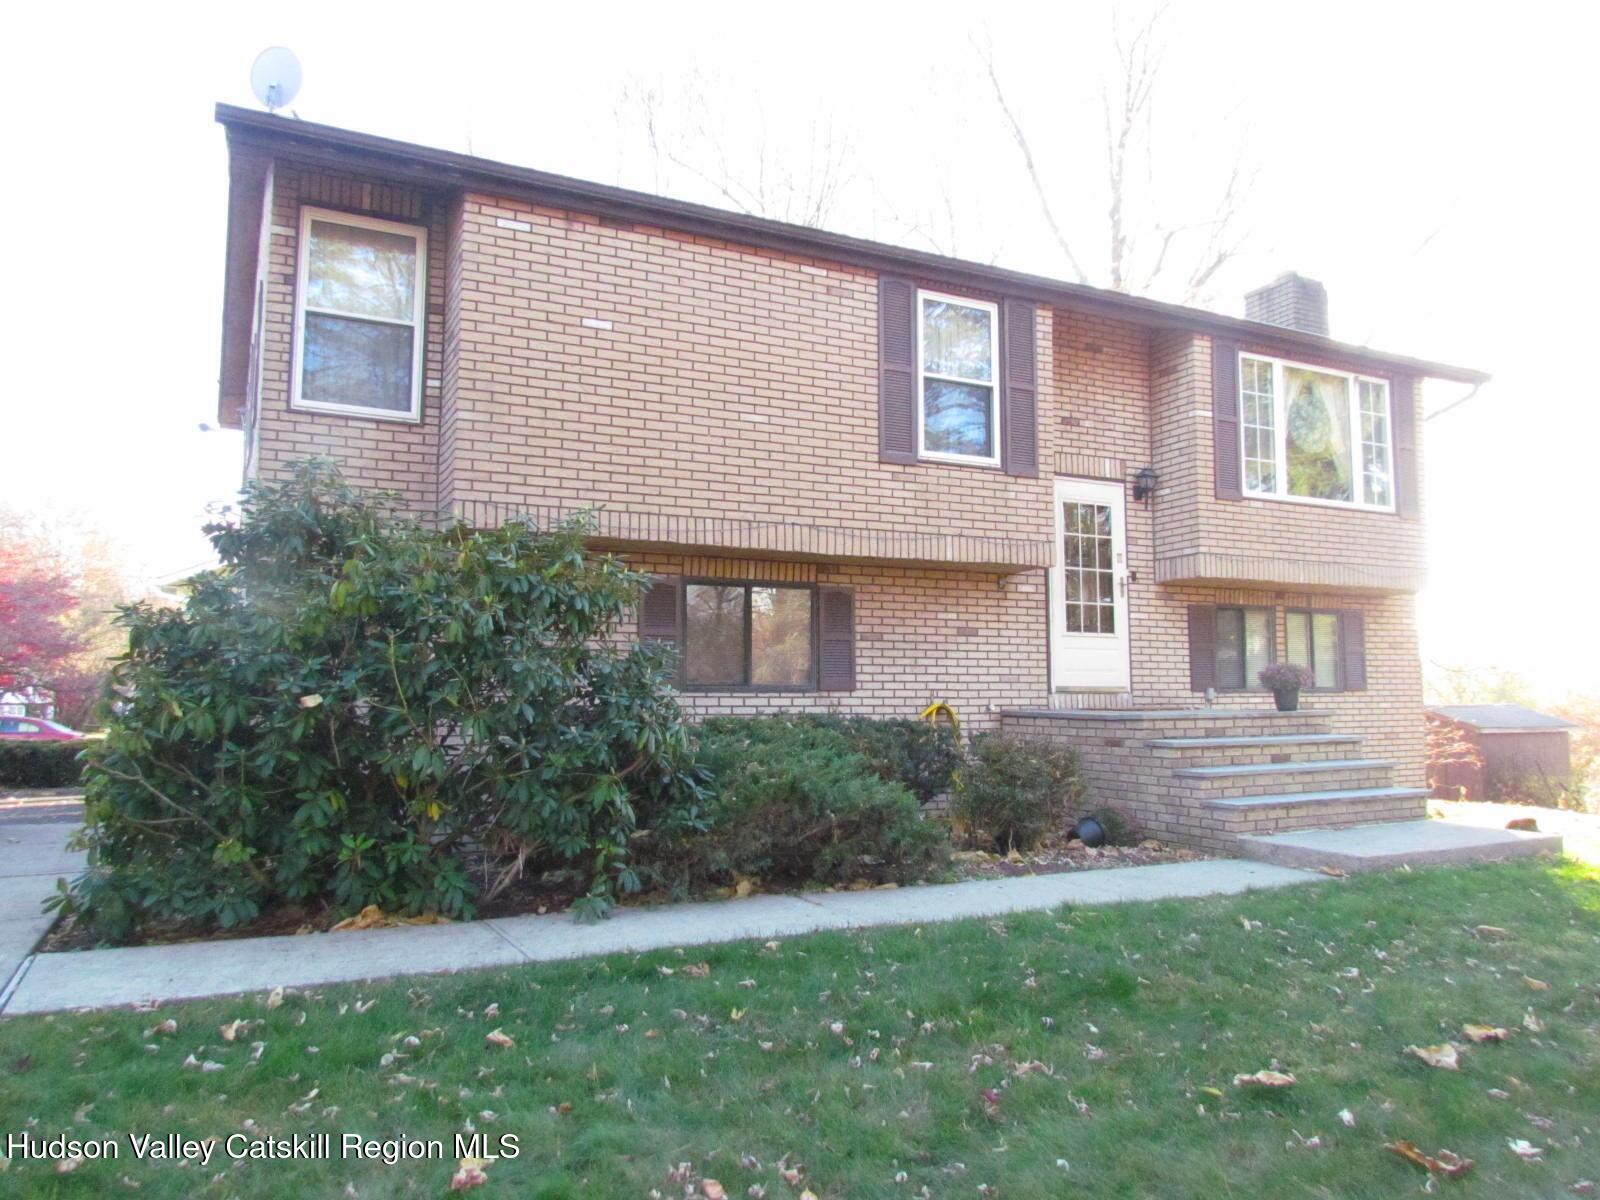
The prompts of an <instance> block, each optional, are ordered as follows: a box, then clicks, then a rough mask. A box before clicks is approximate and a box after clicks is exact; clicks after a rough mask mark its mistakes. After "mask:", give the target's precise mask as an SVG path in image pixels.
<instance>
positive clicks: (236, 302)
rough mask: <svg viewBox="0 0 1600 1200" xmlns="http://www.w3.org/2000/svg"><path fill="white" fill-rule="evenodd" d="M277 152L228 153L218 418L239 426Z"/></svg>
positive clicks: (227, 424) (232, 426)
mask: <svg viewBox="0 0 1600 1200" xmlns="http://www.w3.org/2000/svg"><path fill="white" fill-rule="evenodd" d="M271 177H272V158H271V156H270V155H267V154H258V153H253V152H250V151H247V150H245V149H243V148H239V147H235V148H233V150H232V153H231V154H230V155H229V157H228V243H227V273H226V276H225V277H224V284H223V292H222V364H221V368H220V372H219V374H218V390H217V421H218V423H219V424H221V425H222V426H223V427H224V428H227V429H238V428H239V427H240V425H241V423H242V422H241V415H242V413H243V410H244V405H245V400H246V392H247V391H248V389H249V386H250V340H251V336H252V334H253V333H254V326H255V306H256V297H255V291H256V271H257V267H258V266H259V264H258V263H257V262H256V258H257V256H258V254H259V252H260V248H261V222H262V219H263V216H264V215H265V214H264V208H265V205H266V202H267V183H268V180H269V179H271Z"/></svg>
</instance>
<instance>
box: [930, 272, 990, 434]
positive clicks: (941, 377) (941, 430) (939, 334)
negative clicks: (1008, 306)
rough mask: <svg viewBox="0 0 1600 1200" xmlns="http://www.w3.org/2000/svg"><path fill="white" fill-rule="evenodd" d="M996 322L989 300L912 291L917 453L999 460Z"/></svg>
mask: <svg viewBox="0 0 1600 1200" xmlns="http://www.w3.org/2000/svg"><path fill="white" fill-rule="evenodd" d="M999 324H1000V314H999V310H998V308H997V307H996V306H995V305H993V304H988V303H985V302H984V301H981V300H963V299H961V298H959V297H956V296H945V295H941V294H939V293H937V292H918V293H917V344H918V348H919V359H918V380H919V403H918V411H917V451H918V454H919V456H920V457H922V458H932V459H945V460H947V461H951V462H968V463H980V464H984V465H994V464H997V463H999V461H1000V405H999V387H998V382H997V379H996V375H997V373H998V361H999V355H998V354H997V353H996V351H995V346H996V331H997V329H998V327H999Z"/></svg>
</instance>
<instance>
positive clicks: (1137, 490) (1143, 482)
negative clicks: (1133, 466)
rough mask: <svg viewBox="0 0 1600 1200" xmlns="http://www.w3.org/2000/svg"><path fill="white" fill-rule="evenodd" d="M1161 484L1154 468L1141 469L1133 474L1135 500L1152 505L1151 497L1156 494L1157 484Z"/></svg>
mask: <svg viewBox="0 0 1600 1200" xmlns="http://www.w3.org/2000/svg"><path fill="white" fill-rule="evenodd" d="M1158 482H1160V480H1159V478H1158V477H1157V475H1156V469H1155V468H1154V467H1140V468H1139V469H1138V470H1137V471H1135V472H1134V473H1133V498H1134V499H1135V500H1143V501H1144V502H1145V503H1146V504H1148V503H1150V497H1151V496H1154V495H1155V494H1156V484H1157V483H1158Z"/></svg>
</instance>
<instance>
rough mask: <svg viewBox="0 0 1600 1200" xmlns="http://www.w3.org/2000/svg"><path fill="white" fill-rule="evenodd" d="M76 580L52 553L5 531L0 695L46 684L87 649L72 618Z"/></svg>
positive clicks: (0, 561) (0, 557)
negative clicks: (1, 692) (70, 625)
mask: <svg viewBox="0 0 1600 1200" xmlns="http://www.w3.org/2000/svg"><path fill="white" fill-rule="evenodd" d="M77 605H78V598H77V594H76V588H75V586H74V581H73V578H72V576H71V575H69V574H68V573H67V572H66V570H65V569H64V568H63V567H62V566H61V564H60V563H59V562H58V561H57V559H56V558H55V556H54V555H53V554H52V553H50V552H49V551H48V550H47V549H45V548H43V547H41V546H39V545H36V544H33V543H30V542H29V541H27V540H25V539H24V538H22V537H20V536H18V535H17V534H15V533H14V532H12V531H8V530H0V690H11V689H13V688H18V687H28V686H31V685H35V684H41V685H46V686H48V684H49V683H50V680H51V678H52V677H53V676H54V675H56V674H57V673H58V672H59V671H61V669H62V668H63V667H65V666H66V664H67V663H68V662H69V660H71V659H72V658H73V657H74V656H75V655H77V654H79V653H81V652H82V650H83V645H82V643H81V640H80V639H79V637H78V635H77V634H76V633H75V632H74V631H73V630H72V629H71V628H70V627H69V625H68V624H67V618H68V617H69V616H70V615H71V613H72V611H73V610H74V609H75V608H76V607H77Z"/></svg>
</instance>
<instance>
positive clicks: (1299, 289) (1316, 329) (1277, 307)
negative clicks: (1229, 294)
mask: <svg viewBox="0 0 1600 1200" xmlns="http://www.w3.org/2000/svg"><path fill="white" fill-rule="evenodd" d="M1244 315H1245V319H1246V320H1248V321H1264V322H1266V323H1267V324H1268V325H1282V326H1284V327H1285V328H1287V329H1298V330H1300V332H1301V333H1316V334H1321V335H1322V336H1323V337H1327V336H1328V289H1327V288H1325V287H1323V286H1322V285H1321V284H1320V283H1318V282H1317V281H1316V280H1315V279H1307V278H1306V277H1305V276H1303V275H1297V274H1296V273H1295V272H1293V271H1285V272H1284V273H1283V274H1282V275H1279V276H1278V277H1277V278H1276V279H1274V280H1273V281H1272V282H1271V283H1269V284H1267V286H1266V287H1259V288H1257V289H1256V290H1255V291H1253V292H1247V293H1245V298H1244Z"/></svg>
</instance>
